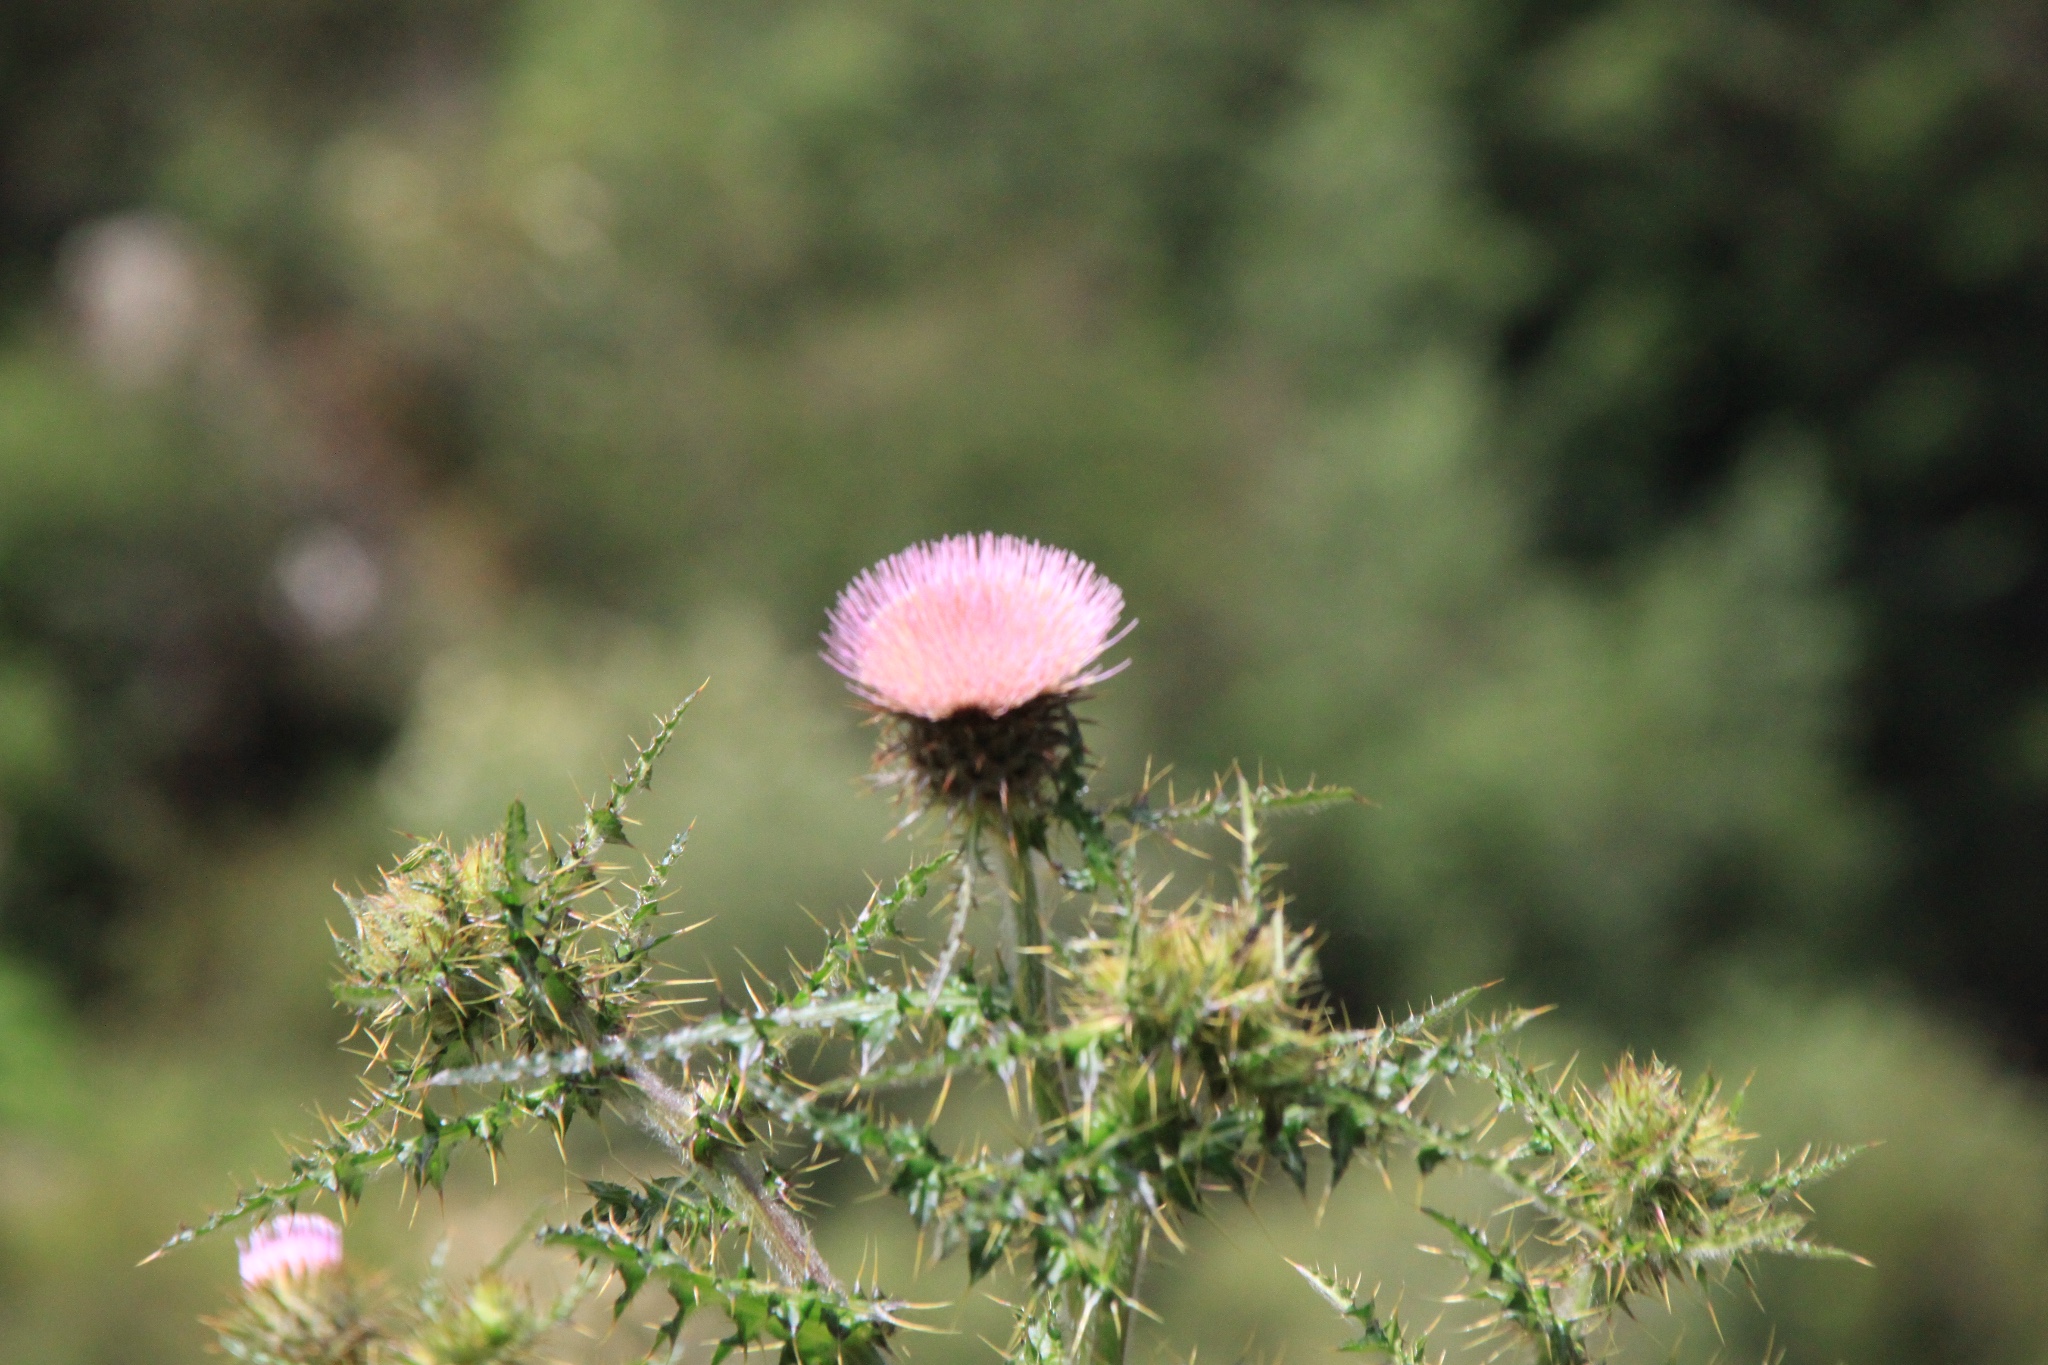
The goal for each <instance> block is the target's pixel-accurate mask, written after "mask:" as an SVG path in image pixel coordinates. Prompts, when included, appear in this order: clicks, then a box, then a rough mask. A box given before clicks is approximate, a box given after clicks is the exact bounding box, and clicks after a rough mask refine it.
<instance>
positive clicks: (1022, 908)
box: [1006, 830, 1069, 1124]
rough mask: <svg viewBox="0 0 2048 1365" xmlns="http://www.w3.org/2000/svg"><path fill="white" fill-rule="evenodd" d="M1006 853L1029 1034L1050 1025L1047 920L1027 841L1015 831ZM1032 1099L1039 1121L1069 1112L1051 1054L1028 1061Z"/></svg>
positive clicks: (1016, 974) (1020, 1011)
mask: <svg viewBox="0 0 2048 1365" xmlns="http://www.w3.org/2000/svg"><path fill="white" fill-rule="evenodd" d="M1006 846H1007V848H1008V850H1009V855H1010V887H1011V891H1012V893H1013V894H1012V895H1011V898H1010V917H1011V925H1012V928H1013V931H1014V932H1013V934H1012V938H1013V939H1014V940H1015V948H1016V951H1015V953H1014V954H1013V956H1012V958H1011V962H1010V980H1011V981H1012V982H1013V983H1015V985H1016V989H1017V1015H1018V1020H1019V1022H1020V1023H1022V1024H1023V1026H1024V1029H1025V1031H1026V1032H1028V1033H1044V1032H1046V1031H1047V1030H1048V1029H1049V1028H1051V1027H1052V1000H1051V987H1050V981H1049V975H1050V974H1049V973H1048V972H1047V970H1046V962H1045V959H1046V934H1045V920H1044V918H1043V917H1042V916H1041V914H1040V912H1039V903H1038V869H1037V868H1036V867H1035V866H1033V864H1032V861H1031V846H1030V845H1029V844H1027V843H1025V842H1024V841H1023V840H1021V839H1019V838H1018V837H1017V835H1016V832H1015V831H1014V830H1013V831H1011V833H1010V838H1009V839H1008V841H1007V845H1006ZM1031 1104H1032V1108H1033V1109H1034V1110H1035V1111H1036V1112H1037V1114H1038V1120H1039V1122H1041V1123H1047V1124H1052V1123H1059V1122H1061V1121H1062V1120H1064V1119H1065V1118H1066V1117H1067V1114H1068V1112H1069V1109H1068V1105H1067V1087H1066V1078H1065V1077H1064V1076H1063V1075H1062V1074H1061V1068H1060V1065H1059V1062H1058V1060H1057V1059H1055V1058H1049V1057H1048V1058H1044V1059H1041V1060H1039V1061H1037V1062H1034V1063H1032V1066H1031Z"/></svg>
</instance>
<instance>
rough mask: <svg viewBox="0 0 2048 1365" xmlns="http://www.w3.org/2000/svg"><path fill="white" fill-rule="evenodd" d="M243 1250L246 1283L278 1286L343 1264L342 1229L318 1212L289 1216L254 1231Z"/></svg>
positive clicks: (244, 1244) (242, 1245)
mask: <svg viewBox="0 0 2048 1365" xmlns="http://www.w3.org/2000/svg"><path fill="white" fill-rule="evenodd" d="M241 1250H242V1258H241V1270H242V1283H243V1284H245V1285H248V1286H249V1287H250V1288H252V1289H253V1288H255V1287H256V1286H258V1285H264V1284H277V1283H278V1282H280V1281H283V1280H287V1279H296V1278H299V1277H303V1276H307V1275H316V1274H319V1273H321V1272H323V1271H328V1270H332V1269H334V1268H335V1267H336V1266H338V1265H340V1264H341V1227H340V1225H339V1224H337V1223H336V1222H335V1221H334V1220H333V1219H331V1218H322V1217H321V1216H320V1215H319V1214H317V1213H288V1214H285V1215H284V1216H283V1217H281V1218H273V1219H271V1220H270V1221H269V1222H267V1223H264V1224H263V1225H261V1226H260V1227H258V1228H257V1229H256V1230H255V1231H253V1232H251V1233H250V1234H249V1236H248V1238H247V1239H246V1240H245V1241H243V1242H242V1244H241Z"/></svg>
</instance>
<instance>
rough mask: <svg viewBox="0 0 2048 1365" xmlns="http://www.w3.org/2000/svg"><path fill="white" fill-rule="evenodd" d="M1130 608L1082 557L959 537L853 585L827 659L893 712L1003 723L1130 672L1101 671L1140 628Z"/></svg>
mask: <svg viewBox="0 0 2048 1365" xmlns="http://www.w3.org/2000/svg"><path fill="white" fill-rule="evenodd" d="M1123 610H1124V595H1123V593H1122V592H1121V591H1120V590H1119V589H1118V588H1117V586H1116V584H1114V583H1112V582H1110V581H1109V580H1108V579H1107V578H1104V577H1103V576H1102V575H1101V574H1100V573H1098V572H1097V571H1096V568H1095V566H1094V565H1093V564H1090V563H1089V562H1088V561H1087V560H1085V559H1082V558H1080V557H1079V556H1078V555H1074V554H1070V553H1069V552H1067V551H1065V550H1061V549H1056V548H1054V547H1052V546H1049V545H1039V544H1037V543H1035V542H1033V541H1028V540H1022V539H1019V538H1018V537H1016V536H999V535H994V534H990V533H987V532H984V533H982V534H981V535H978V536H949V537H948V538H946V539H944V540H936V541H928V542H926V543H924V544H921V545H913V546H911V547H910V548H909V549H907V550H904V551H902V552H901V553H899V554H894V555H891V556H889V558H887V559H885V560H883V561H882V562H881V563H879V564H877V565H875V566H874V567H873V568H871V569H869V570H867V571H866V572H864V573H862V574H861V575H860V576H859V577H858V578H856V579H854V580H853V582H852V583H850V584H848V585H847V587H846V590H845V591H844V592H842V593H840V594H839V600H838V602H837V603H836V604H835V605H834V606H833V608H832V614H831V627H832V628H831V629H830V630H828V631H827V632H826V633H825V661H826V662H827V663H829V664H831V665H832V667H834V668H835V669H837V670H839V672H840V673H842V674H844V675H845V676H846V678H847V679H848V680H849V682H850V683H851V685H852V687H853V690H854V691H856V692H858V693H859V694H860V695H861V696H863V697H865V698H866V699H867V700H868V701H870V702H872V703H874V704H875V705H876V706H878V707H880V708H882V709H883V710H885V711H893V712H895V713H897V714H898V715H903V716H915V717H919V718H921V719H924V720H928V721H938V720H944V719H946V718H947V717H949V716H954V715H957V714H959V713H961V712H963V711H978V712H982V713H984V714H986V715H989V716H1001V715H1004V714H1006V713H1008V712H1010V711H1014V710H1016V709H1017V708H1018V707H1020V706H1023V705H1025V704H1026V703H1028V702H1031V701H1035V700H1037V699H1038V698H1041V697H1048V696H1066V695H1070V694H1072V693H1074V692H1077V691H1079V690H1080V689H1082V688H1084V687H1088V686H1091V685H1093V684H1095V683H1098V682H1101V681H1102V680H1103V679H1105V678H1108V677H1110V676H1112V675H1113V674H1115V673H1117V672H1118V671H1120V670H1121V668H1122V667H1123V665H1121V664H1118V665H1116V666H1115V667H1112V668H1098V667H1096V664H1097V662H1098V661H1099V660H1100V659H1101V657H1102V653H1103V651H1104V650H1106V649H1108V648H1109V647H1110V646H1111V645H1114V644H1115V643H1116V642H1117V641H1118V640H1121V639H1122V638H1123V637H1124V635H1126V634H1127V633H1129V631H1130V629H1131V625H1135V624H1136V622H1132V623H1130V625H1125V626H1124V627H1123V628H1122V629H1119V628H1118V625H1117V622H1118V618H1119V617H1121V616H1122V615H1123Z"/></svg>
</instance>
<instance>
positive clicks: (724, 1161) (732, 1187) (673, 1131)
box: [628, 1062, 839, 1289]
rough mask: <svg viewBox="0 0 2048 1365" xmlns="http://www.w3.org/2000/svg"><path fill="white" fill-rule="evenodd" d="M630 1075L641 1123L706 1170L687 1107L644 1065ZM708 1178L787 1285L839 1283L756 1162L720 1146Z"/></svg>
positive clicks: (688, 1163)
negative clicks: (640, 1103) (641, 1105)
mask: <svg viewBox="0 0 2048 1365" xmlns="http://www.w3.org/2000/svg"><path fill="white" fill-rule="evenodd" d="M628 1074H629V1075H631V1076H632V1078H633V1084H634V1085H636V1086H638V1087H639V1088H640V1093H641V1094H642V1095H644V1096H645V1097H646V1099H647V1105H646V1108H645V1110H644V1111H643V1113H642V1116H641V1117H642V1123H643V1126H645V1127H646V1128H647V1129H648V1131H649V1132H651V1133H653V1134H654V1136H655V1137H657V1138H659V1139H660V1140H661V1142H662V1145H663V1146H665V1147H667V1148H668V1149H669V1151H671V1152H672V1153H674V1154H675V1156H676V1158H677V1159H678V1160H679V1161H681V1162H682V1163H683V1166H684V1167H685V1169H688V1170H694V1171H704V1170H705V1166H704V1163H702V1162H701V1161H699V1160H698V1158H697V1156H696V1154H695V1153H694V1152H693V1151H692V1143H691V1122H690V1120H691V1118H692V1110H691V1105H690V1102H689V1100H688V1099H687V1098H685V1097H684V1096H683V1094H682V1093H681V1092H680V1091H678V1090H677V1089H676V1088H675V1087H674V1086H672V1085H670V1084H669V1083H668V1082H667V1081H665V1080H663V1079H662V1078H661V1076H660V1075H659V1074H657V1073H656V1072H655V1070H654V1068H653V1067H651V1066H648V1065H647V1064H646V1063H645V1062H635V1063H633V1064H632V1066H631V1068H630V1069H629V1071H628ZM709 1174H711V1175H712V1176H714V1177H715V1179H716V1181H717V1183H718V1186H719V1192H720V1193H721V1194H723V1195H724V1196H725V1197H726V1198H727V1199H728V1200H729V1201H730V1202H731V1203H732V1204H733V1205H734V1206H735V1207H736V1208H738V1209H739V1210H740V1212H741V1213H742V1214H743V1215H744V1216H745V1217H746V1220H747V1229H748V1231H750V1232H752V1233H753V1234H754V1240H755V1241H756V1242H758V1243H760V1245H761V1247H762V1249H763V1250H765V1251H766V1252H767V1253H768V1258H769V1259H770V1260H772V1261H774V1262H775V1268H776V1270H777V1271H779V1272H780V1273H781V1275H782V1277H783V1278H784V1279H785V1280H787V1281H789V1282H790V1283H791V1284H816V1285H820V1286H822V1287H824V1288H826V1289H838V1288H839V1280H838V1278H837V1277H836V1276H834V1275H833V1273H832V1267H831V1266H829V1265H827V1264H826V1262H825V1258H824V1256H822V1255H821V1254H819V1251H818V1247H817V1244H816V1243H815V1242H813V1241H812V1240H811V1232H810V1229H809V1228H808V1227H806V1226H805V1225H804V1220H803V1219H802V1218H799V1217H798V1216H797V1213H796V1210H795V1209H792V1208H791V1207H790V1206H789V1204H788V1203H787V1202H786V1201H784V1200H783V1198H782V1197H781V1196H780V1195H779V1194H777V1193H776V1192H775V1191H774V1190H773V1189H771V1188H770V1187H769V1185H768V1181H767V1179H766V1177H765V1175H764V1172H763V1168H762V1165H761V1162H760V1159H759V1158H757V1157H755V1156H754V1155H753V1154H752V1153H750V1152H748V1151H746V1150H745V1149H743V1148H739V1147H733V1146H729V1145H727V1144H725V1143H720V1144H718V1149H717V1155H716V1156H714V1157H713V1158H712V1160H711V1164H710V1170H709Z"/></svg>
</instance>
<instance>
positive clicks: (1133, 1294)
mask: <svg viewBox="0 0 2048 1365" xmlns="http://www.w3.org/2000/svg"><path fill="white" fill-rule="evenodd" d="M1109 1220H1110V1223H1109V1274H1110V1281H1111V1283H1112V1284H1113V1285H1115V1287H1116V1293H1117V1295H1118V1298H1117V1301H1116V1302H1114V1303H1105V1304H1103V1305H1101V1306H1100V1307H1099V1308H1097V1309H1096V1311H1095V1317H1094V1320H1093V1321H1092V1322H1090V1323H1089V1325H1088V1339H1087V1341H1086V1342H1084V1343H1083V1344H1082V1353H1081V1354H1082V1358H1083V1359H1085V1360H1088V1361H1091V1362H1094V1365H1123V1359H1124V1355H1125V1353H1126V1352H1127V1351H1128V1350H1129V1349H1130V1335H1131V1334H1130V1326H1131V1309H1130V1305H1131V1304H1132V1303H1134V1302H1135V1301H1136V1300H1137V1297H1138V1277H1139V1276H1140V1275H1141V1274H1143V1273H1144V1269H1145V1243H1146V1237H1145V1231H1146V1223H1145V1211H1144V1210H1143V1209H1140V1208H1137V1207H1123V1208H1119V1209H1116V1210H1114V1211H1113V1212H1111V1213H1110V1214H1109Z"/></svg>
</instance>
